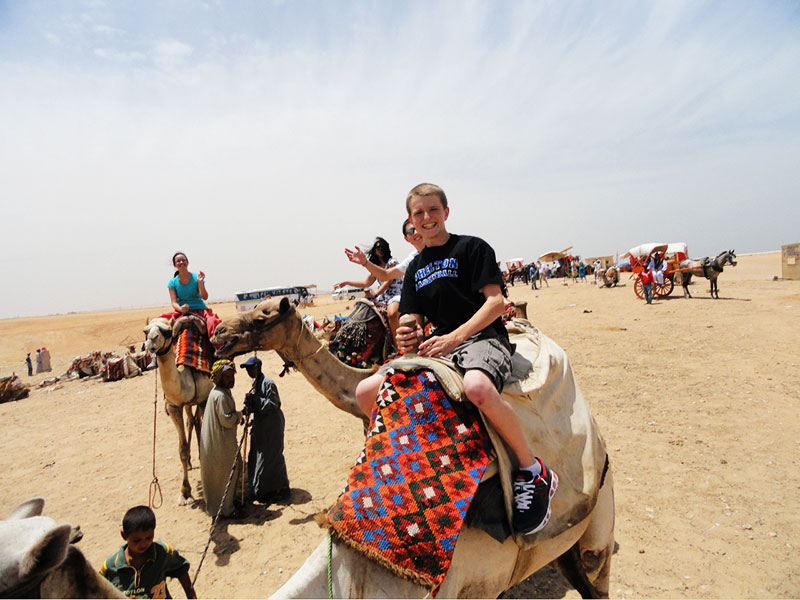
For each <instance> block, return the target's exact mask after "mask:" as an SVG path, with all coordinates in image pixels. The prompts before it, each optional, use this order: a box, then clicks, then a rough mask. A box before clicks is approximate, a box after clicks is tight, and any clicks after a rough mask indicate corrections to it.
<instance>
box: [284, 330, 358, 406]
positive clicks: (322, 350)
mask: <svg viewBox="0 0 800 600" xmlns="http://www.w3.org/2000/svg"><path fill="white" fill-rule="evenodd" d="M289 323H293V324H294V325H293V326H292V327H289V328H288V329H289V334H288V335H287V343H286V344H284V346H283V348H281V349H280V351H278V354H280V355H281V356H282V357H283V358H284V360H289V361H291V362H292V363H294V365H295V366H296V367H297V369H298V370H299V371H300V372H301V373H302V374H303V375H304V376H305V378H306V379H308V381H309V382H310V383H311V385H313V386H314V388H315V389H316V390H317V391H318V392H319V393H320V394H322V395H323V396H325V398H327V399H328V401H329V402H330V403H331V404H333V405H334V406H336V407H337V408H339V409H340V410H343V411H345V412H347V413H350V414H351V415H353V416H356V417H358V418H359V419H364V418H365V416H364V413H363V412H361V409H360V408H359V407H358V402H356V395H355V394H356V386H357V385H358V383H359V382H360V381H361V380H362V379H366V378H367V377H368V376H369V375H371V371H366V370H362V369H354V368H352V367H348V366H347V365H345V364H343V363H342V362H341V361H340V360H339V359H338V358H336V357H335V356H334V355H333V354H331V353H330V352H329V351H328V348H327V347H326V345H325V344H324V343H323V342H321V341H320V340H318V339H317V338H315V337H314V335H313V334H312V333H311V332H310V331H309V330H308V327H306V326H305V325H303V322H302V321H301V320H300V319H297V320H296V321H295V320H293V319H292V320H290V321H289Z"/></svg>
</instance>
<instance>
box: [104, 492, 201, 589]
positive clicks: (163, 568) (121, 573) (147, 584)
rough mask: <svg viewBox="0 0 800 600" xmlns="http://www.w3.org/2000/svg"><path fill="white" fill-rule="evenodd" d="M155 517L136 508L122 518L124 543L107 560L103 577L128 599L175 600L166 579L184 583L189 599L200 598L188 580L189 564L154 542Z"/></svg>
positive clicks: (169, 547)
mask: <svg viewBox="0 0 800 600" xmlns="http://www.w3.org/2000/svg"><path fill="white" fill-rule="evenodd" d="M155 529H156V515H155V513H153V511H152V510H151V509H150V508H149V507H147V506H134V507H133V508H131V509H130V510H128V512H126V513H125V516H124V517H123V519H122V530H121V531H120V534H121V535H122V539H123V540H125V544H123V545H122V547H121V548H120V549H119V550H118V551H117V552H116V553H114V554H113V555H112V556H111V557H109V558H108V559H106V561H105V562H104V563H103V566H102V567H101V568H100V574H101V575H102V576H103V577H105V578H106V579H108V580H109V581H110V582H111V583H113V584H114V585H115V586H116V587H117V588H118V589H119V590H121V591H122V593H123V594H125V595H126V596H128V597H129V598H172V596H171V595H170V593H169V590H168V589H167V577H175V578H177V579H178V581H180V582H181V585H182V586H183V591H184V592H186V597H187V598H197V594H196V593H195V591H194V587H192V580H191V579H190V578H189V561H187V560H186V559H185V558H183V557H182V556H181V555H180V554H178V553H177V552H176V551H175V549H174V548H173V547H172V546H170V545H169V544H165V543H164V542H155V541H153V540H154V538H155Z"/></svg>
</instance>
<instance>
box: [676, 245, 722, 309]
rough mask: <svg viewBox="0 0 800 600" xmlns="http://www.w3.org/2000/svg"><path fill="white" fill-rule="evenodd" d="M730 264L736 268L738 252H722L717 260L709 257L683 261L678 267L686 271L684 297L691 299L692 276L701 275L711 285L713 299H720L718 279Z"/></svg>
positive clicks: (682, 283) (684, 273)
mask: <svg viewBox="0 0 800 600" xmlns="http://www.w3.org/2000/svg"><path fill="white" fill-rule="evenodd" d="M728 263H730V265H731V266H732V267H735V266H736V252H735V251H734V250H725V251H724V252H720V253H719V254H718V255H717V257H716V258H714V259H712V258H710V257H708V256H706V257H705V258H702V259H697V258H687V259H686V260H682V261H681V263H680V264H679V265H678V268H679V269H686V270H685V271H683V270H682V271H681V275H682V277H683V280H682V282H681V285H683V297H684V298H691V297H692V295H691V294H690V293H689V282H690V281H691V280H692V275H697V276H698V277H700V276H701V275H702V276H703V277H705V278H706V279H708V280H709V282H710V283H711V297H712V298H717V299H719V286H718V285H717V277H719V274H720V273H722V268H723V267H724V266H725V265H726V264H728Z"/></svg>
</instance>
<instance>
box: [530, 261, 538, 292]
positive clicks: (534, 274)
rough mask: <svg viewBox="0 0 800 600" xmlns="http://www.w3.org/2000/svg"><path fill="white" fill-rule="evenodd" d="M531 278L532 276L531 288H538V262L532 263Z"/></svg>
mask: <svg viewBox="0 0 800 600" xmlns="http://www.w3.org/2000/svg"><path fill="white" fill-rule="evenodd" d="M530 278H531V289H532V290H535V289H536V280H537V279H539V269H538V267H537V266H536V263H533V264H531V268H530Z"/></svg>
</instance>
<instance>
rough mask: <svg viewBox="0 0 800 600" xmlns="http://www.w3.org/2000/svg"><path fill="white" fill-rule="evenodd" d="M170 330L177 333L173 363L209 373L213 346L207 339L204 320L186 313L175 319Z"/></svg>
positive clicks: (212, 357) (212, 359) (212, 360)
mask: <svg viewBox="0 0 800 600" xmlns="http://www.w3.org/2000/svg"><path fill="white" fill-rule="evenodd" d="M172 330H173V335H174V334H175V333H177V335H175V337H174V340H175V341H174V342H173V349H174V350H175V364H176V365H185V366H187V367H192V368H193V369H197V370H198V371H203V372H204V373H211V366H212V364H213V362H214V347H213V346H212V345H211V342H210V341H209V339H208V333H207V330H206V323H205V321H203V319H201V318H200V317H197V316H195V315H187V316H184V317H181V318H179V319H177V320H176V321H175V324H174V325H173V326H172Z"/></svg>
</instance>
